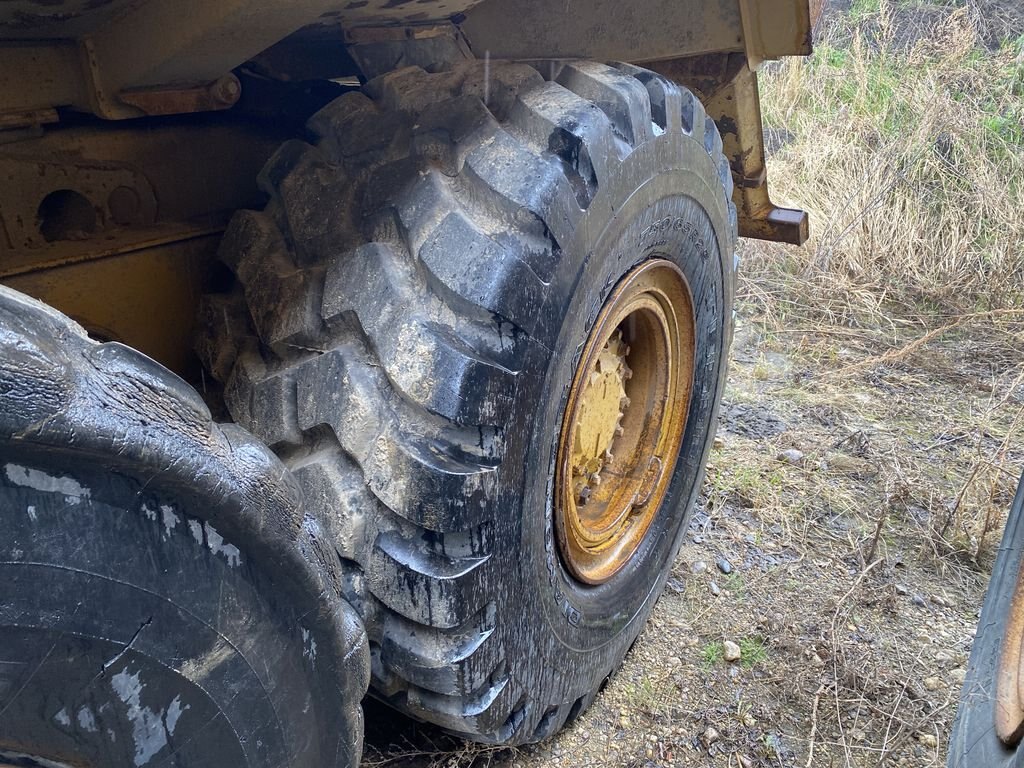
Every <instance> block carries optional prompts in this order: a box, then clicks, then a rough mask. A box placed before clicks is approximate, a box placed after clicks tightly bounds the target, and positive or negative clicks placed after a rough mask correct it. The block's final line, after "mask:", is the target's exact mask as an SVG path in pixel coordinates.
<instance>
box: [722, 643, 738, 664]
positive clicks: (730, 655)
mask: <svg viewBox="0 0 1024 768" xmlns="http://www.w3.org/2000/svg"><path fill="white" fill-rule="evenodd" d="M741 655H742V652H741V651H740V647H739V646H738V645H736V643H734V642H733V641H732V640H726V641H725V642H724V643H722V658H723V659H725V660H726V661H739V660H740V656H741Z"/></svg>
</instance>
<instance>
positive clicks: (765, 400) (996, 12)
mask: <svg viewBox="0 0 1024 768" xmlns="http://www.w3.org/2000/svg"><path fill="white" fill-rule="evenodd" d="M822 34H823V36H824V37H823V39H822V41H821V42H820V43H819V46H818V53H817V55H816V57H815V58H813V59H811V60H809V61H802V60H792V61H787V62H783V63H781V64H777V65H772V66H771V67H770V68H769V69H768V70H767V71H765V72H764V73H763V74H762V89H763V94H764V106H765V112H766V128H767V132H768V137H769V143H770V144H771V145H772V148H773V155H772V159H771V168H770V175H769V178H770V179H771V181H772V182H773V195H774V197H776V198H777V201H778V202H780V203H782V204H790V205H798V206H800V207H804V208H807V209H808V210H809V211H810V214H811V221H812V231H813V240H812V242H811V243H810V244H809V245H808V246H807V247H805V248H803V249H793V248H788V247H785V246H776V245H766V244H759V243H750V242H747V243H745V244H744V245H743V248H742V252H741V255H742V257H743V278H742V280H741V286H740V296H739V307H738V308H739V312H740V319H739V326H738V329H737V333H736V340H735V343H734V350H733V366H732V368H731V371H730V384H729V387H728V390H727V392H726V396H725V401H724V402H723V406H722V411H721V420H720V421H721V425H720V429H719V435H720V440H719V441H717V442H716V448H715V450H714V451H713V452H712V458H711V462H710V465H709V468H708V476H707V482H706V486H705V497H704V500H703V504H702V508H701V509H700V510H698V513H697V515H696V516H695V520H694V522H693V525H692V526H691V531H690V536H689V539H688V541H687V543H686V545H685V546H684V548H683V551H682V552H681V553H680V558H679V561H678V562H677V563H676V565H675V568H674V570H673V573H672V577H671V578H670V580H669V584H668V588H667V590H666V593H665V596H664V597H663V598H662V599H661V601H660V602H659V604H658V607H657V609H656V611H655V614H654V616H653V618H652V620H651V624H650V626H649V627H648V629H647V630H646V631H645V632H644V633H643V634H642V635H641V638H640V640H639V641H638V642H637V644H636V646H635V647H634V649H633V651H632V652H631V654H630V656H629V657H628V658H627V662H626V665H625V667H624V668H623V670H622V671H621V672H620V673H619V674H618V675H617V676H616V677H615V678H614V679H613V680H612V682H611V683H610V684H609V686H608V688H607V689H606V690H605V691H604V693H603V694H602V695H601V696H600V697H599V698H598V700H597V702H596V703H595V705H594V707H593V709H592V710H591V712H590V713H589V714H588V715H586V716H584V717H583V718H581V720H580V721H578V722H577V723H576V724H574V725H573V726H572V727H571V728H570V729H569V730H568V731H566V732H565V733H564V734H562V735H560V736H559V737H557V738H556V739H554V740H552V741H551V742H549V743H547V744H544V745H539V746H536V747H531V748H527V749H524V750H519V751H500V750H498V751H496V750H493V749H489V748H482V747H472V746H466V745H462V744H460V743H458V742H455V741H451V740H447V739H446V738H445V737H440V736H438V735H437V733H436V732H432V731H423V730H417V729H412V730H410V731H406V732H403V733H402V734H401V735H399V736H397V737H396V736H395V735H394V730H393V728H392V727H391V726H390V724H388V726H387V728H385V729H384V730H383V733H386V734H387V735H386V736H385V735H380V734H378V736H373V735H372V734H371V736H370V737H369V744H370V747H369V749H368V758H367V763H366V764H367V765H368V766H384V765H390V766H413V765H415V766H432V768H469V766H478V767H479V766H491V765H494V766H503V767H505V768H509V767H511V766H520V767H521V768H540V767H541V766H543V767H545V768H549V767H553V766H565V767H566V768H568V767H569V766H572V767H573V768H576V767H577V766H581V767H583V766H595V767H596V766H601V767H605V768H613V767H614V768H620V767H622V766H630V767H632V766H636V767H637V768H641V767H642V768H648V766H715V767H716V768H719V767H720V768H754V767H755V766H756V767H762V766H763V767H765V768H767V767H768V766H774V767H776V768H780V767H781V768H797V767H806V768H814V767H816V766H822V767H823V768H824V767H826V766H828V767H831V766H857V767H858V768H860V767H861V766H863V767H865V768H867V767H868V766H871V767H874V766H895V765H900V766H904V765H906V766H941V765H944V764H945V749H946V740H947V738H948V734H949V731H950V728H951V724H952V721H953V717H954V714H955V708H956V699H957V696H958V693H959V686H960V683H961V682H962V679H963V674H964V667H965V664H966V661H967V657H968V655H969V652H970V646H971V640H972V637H973V632H974V626H975V624H976V621H977V611H978V609H979V608H980V604H981V599H982V595H983V592H984V588H985V584H986V582H987V579H988V569H990V568H991V562H992V558H993V554H994V551H995V548H996V546H997V545H998V540H999V537H1000V536H1001V531H1002V525H1003V522H1004V519H1005V514H1006V511H1007V510H1008V508H1009V505H1010V502H1011V500H1012V496H1013V493H1014V490H1015V487H1016V483H1017V479H1018V478H1019V477H1020V474H1021V471H1022V470H1024V309H1022V307H1024V216H1022V215H1021V211H1022V210H1024V12H1021V11H1020V9H1019V7H1018V4H1016V3H1007V2H1002V1H1001V0H970V2H966V3H964V2H942V1H941V0H940V1H938V2H924V1H922V2H903V1H902V0H857V2H854V3H853V4H852V5H849V4H848V5H846V6H845V7H841V8H838V9H837V8H833V9H832V10H831V11H830V12H829V15H828V17H827V19H826V22H825V25H824V28H823V30H822ZM720 560H721V561H724V562H725V564H726V566H727V568H728V570H729V573H725V572H724V570H723V569H720V568H719V567H718V562H719V561H720ZM727 642H728V643H731V644H735V648H730V647H728V646H727V645H726V643H727ZM736 649H738V651H739V658H738V659H737V660H735V661H728V660H727V659H728V655H727V654H733V653H734V652H735V650H736ZM378 716H380V712H379V711H378ZM385 717H386V715H385ZM370 719H372V716H371V718H370ZM402 740H404V746H400V747H392V746H389V745H391V744H392V743H393V742H395V741H400V742H401V741H402Z"/></svg>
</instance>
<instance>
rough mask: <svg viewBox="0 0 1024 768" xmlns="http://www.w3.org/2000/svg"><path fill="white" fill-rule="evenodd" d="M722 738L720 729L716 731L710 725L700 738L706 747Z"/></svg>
mask: <svg viewBox="0 0 1024 768" xmlns="http://www.w3.org/2000/svg"><path fill="white" fill-rule="evenodd" d="M720 738H721V736H719V733H718V731H716V730H715V729H714V728H712V727H711V726H710V725H709V726H708V727H707V730H705V731H704V733H702V734H701V736H700V740H701V741H702V742H703V743H704V747H705V748H708V747H710V746H711V745H712V744H714V743H715V742H716V741H718V740H719V739H720Z"/></svg>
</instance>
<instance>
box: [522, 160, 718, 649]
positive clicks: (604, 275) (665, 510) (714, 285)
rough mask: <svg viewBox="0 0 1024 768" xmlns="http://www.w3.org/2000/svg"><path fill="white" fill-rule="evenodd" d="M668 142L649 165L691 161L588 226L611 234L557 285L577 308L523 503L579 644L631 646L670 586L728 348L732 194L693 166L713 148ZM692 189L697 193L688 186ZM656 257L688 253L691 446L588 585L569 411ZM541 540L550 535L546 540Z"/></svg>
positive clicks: (559, 615)
mask: <svg viewBox="0 0 1024 768" xmlns="http://www.w3.org/2000/svg"><path fill="white" fill-rule="evenodd" d="M683 141H686V140H683ZM654 143H655V144H657V143H659V142H654ZM663 143H664V144H665V145H669V146H662V147H660V149H662V150H666V151H664V154H663V153H662V152H659V151H653V152H649V153H642V151H641V153H637V154H639V155H641V156H640V157H639V158H638V159H639V160H640V161H641V162H643V164H645V165H646V164H647V163H654V162H659V161H663V160H664V159H665V158H672V157H674V158H677V160H676V162H679V161H678V158H680V157H682V158H683V162H682V163H681V164H680V165H681V167H679V168H677V169H674V170H673V169H671V168H670V169H668V170H666V169H665V168H664V166H662V168H661V169H660V171H654V172H651V173H650V174H649V175H648V176H647V178H648V179H650V181H649V182H648V183H647V184H645V185H643V186H642V187H641V188H640V189H638V190H636V192H634V193H633V194H632V195H630V196H629V199H628V201H627V202H626V204H625V205H624V206H622V208H620V209H619V210H618V211H616V212H615V213H613V214H612V216H611V217H610V219H609V220H608V223H607V226H605V227H603V228H598V227H595V226H594V225H593V224H590V226H581V227H580V231H581V232H582V233H584V234H585V233H587V232H599V233H600V234H599V235H598V236H597V237H594V238H593V241H592V242H586V241H585V240H584V241H583V242H578V243H575V244H574V246H573V250H574V252H575V253H577V254H582V255H583V258H582V260H581V261H579V262H578V266H577V268H576V269H575V273H574V274H571V279H572V283H571V284H569V285H568V286H566V290H565V293H563V292H562V291H554V292H553V294H554V295H555V296H558V295H567V296H568V298H567V299H566V304H565V305H566V306H567V307H568V309H567V310H563V312H562V313H556V312H551V313H547V314H548V316H559V315H561V316H563V317H564V322H563V324H562V327H561V329H560V332H559V336H558V340H557V342H556V343H555V345H554V347H553V349H554V353H553V354H552V355H551V357H550V359H551V361H552V364H551V368H550V369H549V370H548V374H547V380H546V382H545V386H544V391H543V393H542V394H541V395H539V398H538V400H537V402H538V403H540V412H539V415H538V418H537V420H536V422H535V424H534V432H533V434H534V437H533V449H532V454H531V459H530V461H529V462H528V469H527V474H526V477H527V478H528V480H527V482H528V483H529V485H528V486H527V488H526V493H525V499H524V506H523V509H522V514H523V536H524V552H527V553H530V552H531V550H532V558H531V559H534V564H533V570H532V573H528V574H527V578H530V579H531V580H532V581H533V583H534V584H535V585H536V588H537V596H538V602H539V608H540V610H541V612H542V614H543V619H544V620H545V621H547V622H548V624H549V625H550V626H551V628H552V631H553V636H554V637H556V638H557V639H558V640H559V641H560V642H561V643H562V644H563V645H564V646H565V647H567V648H568V649H571V650H575V651H594V650H596V649H598V648H600V647H602V646H605V645H611V646H614V647H612V648H610V649H609V651H610V653H612V654H616V655H621V653H624V652H625V647H628V643H631V642H632V640H633V638H634V637H635V633H636V632H638V631H639V628H640V624H641V623H642V622H643V621H644V620H645V619H646V616H647V613H648V611H649V608H650V607H651V605H652V604H653V601H654V600H655V599H656V598H657V595H658V594H659V593H660V591H661V589H662V587H663V585H664V581H665V578H666V577H667V573H668V571H669V570H670V568H669V567H668V566H669V563H670V562H671V560H672V559H674V557H675V555H676V553H677V551H678V548H679V545H680V544H681V541H682V536H683V534H684V532H685V531H684V529H685V524H684V523H685V521H684V520H683V516H684V514H685V513H686V512H687V511H688V510H689V509H691V508H692V503H693V501H694V498H695V496H696V493H697V491H698V490H699V484H700V479H701V478H702V476H703V466H704V461H705V458H706V448H707V444H708V443H709V435H710V430H711V427H712V422H713V417H714V408H715V405H716V404H717V401H718V396H719V393H720V386H721V380H722V376H721V373H722V371H723V370H724V365H725V358H726V354H727V341H728V338H729V333H728V328H727V323H728V322H731V307H729V308H728V309H729V310H730V311H727V304H731V291H732V281H731V277H732V276H731V274H730V270H731V266H732V253H731V243H732V238H731V236H730V235H729V233H728V231H727V227H728V224H727V222H728V212H727V210H726V209H725V206H724V197H723V196H722V193H721V190H717V191H716V190H714V189H711V188H709V187H707V186H706V184H705V182H704V181H703V178H707V176H705V175H703V174H701V173H694V172H693V171H694V170H696V169H694V164H697V163H701V162H702V161H703V160H704V159H707V156H706V155H704V154H703V153H700V154H699V155H698V154H695V153H691V152H680V151H679V148H678V147H675V148H671V145H670V143H669V142H668V141H665V142H663ZM687 144H691V145H692V144H695V142H687ZM689 148H690V147H689V146H688V147H687V149H689ZM644 154H646V157H644V156H643V155H644ZM630 159H631V160H632V159H634V158H630ZM666 164H667V163H666ZM624 165H626V166H627V167H625V168H624V169H623V174H624V176H625V177H626V181H625V183H628V179H629V178H630V177H634V178H635V176H634V173H635V172H636V169H632V168H629V167H628V161H627V164H624ZM631 171H632V172H631ZM711 178H714V177H713V176H712V177H711ZM617 186H618V185H617V184H615V183H613V184H610V185H608V188H606V189H611V190H612V191H614V190H615V188H616V187H617ZM619 189H620V190H621V187H619ZM681 189H683V190H687V191H688V192H691V193H692V194H687V195H683V194H680V192H679V190H681ZM716 192H717V194H716ZM598 203H599V200H595V203H594V207H592V208H591V213H592V214H594V215H601V214H602V213H604V211H602V208H601V206H599V205H598ZM709 214H710V215H709ZM588 223H589V222H588ZM719 243H722V245H721V246H719ZM651 258H667V259H669V260H671V261H673V262H674V263H676V264H677V265H678V266H679V267H680V268H681V269H682V270H683V273H684V275H685V276H686V279H687V282H688V284H689V286H690V290H691V292H692V294H693V299H694V309H695V312H696V332H697V338H696V339H695V342H696V344H695V353H696V370H695V373H694V389H693V392H692V395H691V400H690V413H689V418H688V422H687V427H686V433H685V437H684V445H683V450H682V452H681V455H680V458H679V460H678V462H677V464H676V467H675V470H674V472H673V477H672V481H671V483H670V487H669V491H668V493H667V495H666V499H665V501H664V503H663V504H662V507H661V509H660V510H659V512H658V515H657V517H656V519H655V521H654V522H653V524H652V529H651V533H650V535H648V537H647V538H646V539H645V541H644V543H643V545H642V546H641V549H640V550H639V552H638V553H637V555H636V556H635V557H634V559H633V560H632V561H631V562H630V563H629V564H628V565H627V566H626V568H625V569H624V570H623V571H622V572H620V573H619V574H618V575H617V576H616V577H615V578H613V579H612V580H611V581H609V582H608V583H606V584H603V585H599V586H595V587H584V586H582V585H580V584H579V583H578V582H576V581H575V580H574V579H573V578H572V577H571V576H570V575H569V573H568V572H567V571H566V569H565V567H564V566H563V564H562V561H561V559H560V556H559V553H558V548H557V544H556V543H555V535H554V531H553V503H552V501H553V498H554V486H553V483H554V467H555V456H556V453H557V443H558V436H559V433H560V427H561V421H562V415H563V413H564V408H565V402H566V399H567V396H568V391H569V386H570V383H571V380H572V376H573V372H574V371H575V368H576V364H577V362H578V359H579V355H580V354H581V352H582V348H583V343H584V341H585V339H586V337H587V332H588V330H589V329H590V328H591V327H592V326H593V324H594V321H595V319H596V317H597V315H598V313H599V312H600V309H601V307H602V306H603V304H604V301H605V300H606V299H607V297H608V295H609V294H610V293H611V291H612V290H613V289H614V287H615V285H616V284H617V283H618V281H619V280H620V279H621V278H622V277H623V276H624V275H625V274H626V273H628V272H629V270H630V269H631V268H632V267H633V266H635V265H636V264H638V263H640V262H642V261H646V260H648V259H651ZM564 274H565V273H563V275H564ZM538 528H539V530H538ZM538 546H539V547H542V549H541V550H540V551H538V549H537V547H538ZM630 625H633V626H632V627H631V626H630Z"/></svg>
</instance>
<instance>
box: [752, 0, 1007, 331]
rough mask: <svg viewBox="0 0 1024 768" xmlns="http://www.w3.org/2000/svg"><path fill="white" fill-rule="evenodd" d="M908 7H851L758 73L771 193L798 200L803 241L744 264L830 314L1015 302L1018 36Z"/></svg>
mask: <svg viewBox="0 0 1024 768" xmlns="http://www.w3.org/2000/svg"><path fill="white" fill-rule="evenodd" d="M912 10H913V7H909V6H908V5H907V3H905V2H896V1H895V0H881V2H880V3H879V4H878V5H877V9H872V8H870V7H869V6H867V5H866V4H865V3H860V4H855V5H854V8H853V9H852V11H851V13H852V14H853V16H852V18H855V19H858V21H857V22H856V23H854V24H850V23H845V24H832V25H829V28H828V29H827V30H826V32H825V34H826V37H825V39H824V40H821V41H820V42H819V43H818V45H817V52H816V55H815V56H814V57H812V58H810V59H789V60H786V61H785V62H782V63H780V64H776V65H773V66H772V67H770V68H768V69H767V70H766V71H765V72H764V73H763V75H762V91H763V108H764V112H765V123H766V126H767V128H768V131H769V137H770V138H771V139H772V141H773V143H781V144H782V146H781V147H780V148H779V149H778V151H777V152H776V153H775V155H774V157H773V159H772V161H771V166H770V176H769V178H770V179H771V181H772V185H773V194H774V196H775V197H777V198H779V199H780V200H781V201H787V202H790V203H792V204H795V205H798V206H800V207H804V208H806V209H808V210H809V212H810V214H811V221H812V232H813V237H812V240H811V242H810V243H809V244H808V246H806V247H805V248H803V249H799V250H797V249H786V250H782V249H778V248H763V247H762V248H758V247H754V248H750V249H748V254H747V255H748V260H747V266H746V269H747V274H748V276H749V277H751V278H752V280H754V281H755V282H759V283H761V284H762V285H767V286H773V287H777V286H778V283H779V280H780V279H786V278H788V279H791V280H795V281H796V285H797V286H798V287H799V290H793V286H790V287H789V290H786V291H783V293H786V294H789V295H787V296H786V298H788V299H790V300H795V301H796V302H797V303H798V304H803V305H806V306H813V307H814V308H815V310H814V311H815V313H816V314H817V315H818V316H820V317H822V318H824V319H826V320H828V321H830V322H834V323H839V324H843V325H851V326H860V325H868V326H876V325H878V324H880V323H884V322H885V320H886V316H887V315H891V314H892V313H893V311H894V308H897V311H898V312H900V313H911V314H913V313H917V312H920V311H933V312H945V313H960V312H972V311H973V312H977V311H983V310H988V309H994V308H1002V307H1015V306H1020V304H1021V299H1022V297H1024V247H1022V243H1024V217H1022V216H1021V215H1020V211H1021V209H1022V204H1024V37H1022V38H1020V39H1015V40H1009V41H1005V42H1004V43H1002V44H1001V45H1000V46H999V47H998V48H997V49H996V50H990V49H988V48H986V47H985V38H986V36H987V30H988V29H989V27H990V26H991V23H992V22H991V19H988V16H987V15H986V11H985V10H984V9H981V8H978V7H977V6H972V7H963V8H948V9H946V10H943V8H942V7H941V6H939V7H938V9H937V8H936V6H935V4H930V3H929V4H921V5H920V6H919V7H918V10H919V11H920V14H919V18H918V19H917V20H916V21H914V20H908V18H907V15H908V13H910V12H911V11H912ZM897 14H901V17H900V23H899V24H897V23H896V21H894V19H895V17H896V16H897ZM911 16H912V14H911ZM915 24H916V27H915V26H914V25H915ZM908 25H909V26H908ZM986 25H988V26H986ZM786 306H787V305H785V304H783V305H780V306H779V307H774V308H772V309H773V310H776V311H778V312H780V313H783V314H785V312H784V310H785V307H786Z"/></svg>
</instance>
